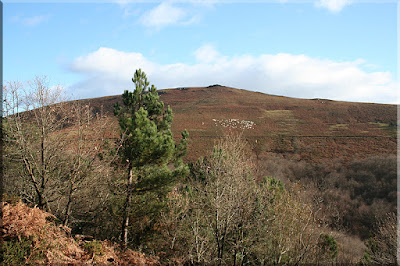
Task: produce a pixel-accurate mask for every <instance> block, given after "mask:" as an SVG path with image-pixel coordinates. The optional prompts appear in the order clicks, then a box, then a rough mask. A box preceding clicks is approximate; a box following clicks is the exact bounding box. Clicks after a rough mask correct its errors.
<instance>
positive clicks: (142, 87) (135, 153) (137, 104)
mask: <svg viewBox="0 0 400 266" xmlns="http://www.w3.org/2000/svg"><path fill="white" fill-rule="evenodd" d="M132 81H133V83H134V84H135V90H134V91H133V92H129V91H128V90H126V91H125V92H124V93H123V94H122V102H123V106H121V105H120V104H118V103H117V104H116V105H115V107H114V113H115V115H117V116H118V117H119V125H120V129H121V140H122V142H121V143H122V144H121V146H120V147H119V153H120V158H121V162H123V163H124V164H125V165H126V168H127V173H128V175H127V189H126V197H125V202H124V206H123V210H122V216H123V221H122V226H121V240H122V241H123V243H124V245H125V247H126V246H127V245H128V232H129V225H130V216H131V215H130V214H131V205H132V196H133V194H144V193H147V192H157V193H158V196H159V200H162V197H163V196H165V195H166V193H167V192H168V191H169V188H170V187H171V186H170V185H171V184H173V182H174V180H176V179H177V178H178V177H179V176H181V175H183V174H185V173H187V172H188V168H187V166H185V165H184V164H183V163H182V156H183V155H185V153H186V150H187V137H188V132H187V131H184V132H182V139H181V142H180V143H179V144H176V143H175V141H174V137H173V134H172V132H171V123H172V118H173V115H172V110H171V108H170V107H169V106H168V107H167V108H164V103H163V102H162V101H160V99H159V95H158V93H157V89H156V87H155V86H154V85H151V87H149V82H148V81H147V77H146V74H145V73H144V72H143V71H142V70H141V69H138V70H136V71H135V74H134V77H133V78H132ZM173 164H174V166H175V167H174V169H173V170H171V167H169V166H171V165H173Z"/></svg>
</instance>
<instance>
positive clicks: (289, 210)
mask: <svg viewBox="0 0 400 266" xmlns="http://www.w3.org/2000/svg"><path fill="white" fill-rule="evenodd" d="M132 81H133V87H134V90H133V91H125V92H124V93H123V94H122V98H121V101H118V102H117V103H116V104H115V105H113V110H112V113H110V112H109V113H106V112H104V111H103V110H93V109H92V107H91V106H90V105H89V104H87V103H85V102H84V101H70V100H69V99H68V98H67V97H66V96H65V95H64V94H63V91H62V90H61V89H57V88H50V87H49V86H48V83H47V80H46V79H45V78H43V77H37V78H35V79H34V80H32V81H31V83H30V84H29V89H28V88H26V86H25V85H23V84H22V83H18V82H9V83H8V84H6V86H5V87H4V88H3V94H4V102H3V118H2V134H3V145H2V147H3V150H2V153H3V154H2V155H3V160H2V174H3V193H2V197H3V198H2V202H3V205H4V204H7V205H15V206H17V205H18V204H21V203H23V204H25V205H26V206H28V207H30V208H34V207H35V208H38V209H40V210H42V211H44V212H46V213H49V214H51V215H52V216H51V217H52V218H51V219H50V220H49V222H50V223H51V224H52V225H54V226H59V227H60V228H61V227H62V228H70V231H68V232H69V233H68V235H69V236H71V237H76V236H81V237H83V238H86V239H87V240H85V241H84V242H82V245H83V246H85V247H86V248H87V249H90V250H91V259H92V260H94V261H95V257H96V256H98V257H100V256H101V253H102V250H103V249H104V250H105V245H106V244H105V243H110V242H112V243H116V246H115V249H116V250H120V251H121V252H126V250H132V252H142V253H143V254H145V256H147V257H149V258H151V262H150V261H148V262H147V263H148V264H153V263H154V264H177V265H180V264H212V265H222V264H224V265H225V264H227V265H244V264H247V265H249V264H250V265H269V264H290V265H291V264H310V263H311V264H339V263H343V264H348V263H351V264H390V263H396V254H397V232H396V227H397V218H396V202H397V158H396V154H393V153H376V154H368V156H363V157H357V156H355V155H354V157H353V158H348V157H347V158H341V157H338V158H337V159H335V160H325V161H317V160H315V161H313V160H302V159H301V158H299V156H297V157H296V156H294V157H288V156H286V157H285V156H282V153H281V152H279V150H285V149H287V146H286V145H287V143H285V142H284V141H285V139H284V138H283V137H281V138H279V136H278V137H277V138H276V141H275V142H273V143H269V144H268V145H269V147H273V149H272V150H273V151H274V152H270V153H269V154H268V156H261V155H262V153H261V151H263V149H264V150H265V149H266V148H265V147H264V146H263V144H262V143H261V144H257V145H255V144H254V142H251V141H249V139H250V137H247V136H246V135H245V134H244V130H243V129H241V130H224V131H218V132H219V133H220V135H219V136H218V138H216V140H215V141H214V142H213V143H212V145H210V147H209V149H208V152H204V154H201V156H199V157H198V158H196V159H195V160H192V159H188V157H187V153H188V152H190V151H188V149H190V148H191V146H190V143H191V141H192V140H191V133H190V132H191V128H187V130H182V131H181V132H178V134H174V133H173V131H172V128H173V127H174V126H173V123H174V106H169V105H168V106H167V105H165V104H164V103H163V101H161V100H160V93H159V91H157V89H156V87H154V85H150V82H149V81H148V80H147V77H146V74H145V73H144V72H142V71H141V70H137V71H136V72H135V74H134V77H133V79H132ZM210 89H212V88H210ZM161 96H162V95H161ZM269 114H270V115H271V114H273V115H275V116H276V115H277V113H272V112H270V113H269ZM179 115H182V114H179ZM183 115H184V114H183ZM279 115H281V114H280V113H279ZM190 119H191V117H187V120H190ZM215 121H216V120H215ZM203 124H204V123H203ZM387 128H389V130H390V132H391V133H390V134H392V133H393V132H392V131H395V130H397V124H396V125H394V124H393V125H389V124H388V125H387ZM393 128H394V129H393ZM110 129H111V130H112V131H113V132H117V137H116V138H112V137H111V135H112V133H110ZM280 141H281V142H280ZM258 143H259V142H258ZM300 144H301V143H300ZM300 144H299V145H300ZM299 145H298V146H299ZM260 154H261V155H260ZM18 206H19V205H18ZM20 208H22V207H20ZM49 217H50V216H49ZM5 230H6V231H7V230H9V229H7V228H4V226H3V239H4V240H3V243H2V250H3V253H2V260H3V261H4V262H5V263H6V264H7V263H9V264H20V263H35V262H39V263H52V262H67V261H68V260H62V259H61V258H59V259H58V260H53V259H54V258H53V257H51V256H49V255H48V254H49V253H46V252H47V251H46V250H48V249H50V247H49V246H46V245H43V242H40V241H39V240H38V239H40V237H37V238H35V236H33V238H30V237H28V238H27V237H22V236H21V234H19V233H18V232H14V233H13V234H11V233H9V234H5V233H4V232H5ZM7 232H8V231H7ZM71 241H72V240H71ZM107 241H108V242H107ZM39 242H40V243H42V244H38V243H39ZM72 242H73V241H72ZM68 243H69V242H68ZM65 245H67V244H65ZM71 245H72V244H71ZM56 246H57V245H52V246H51V249H54V248H56ZM103 253H104V252H103ZM33 254H34V255H35V256H33ZM118 254H126V253H118ZM116 256H117V255H116ZM120 256H123V255H120ZM124 256H125V255H124ZM116 261H117V260H116V258H114V259H113V260H112V261H111V260H108V261H107V260H106V261H103V262H104V263H116Z"/></svg>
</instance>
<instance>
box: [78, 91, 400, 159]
mask: <svg viewBox="0 0 400 266" xmlns="http://www.w3.org/2000/svg"><path fill="white" fill-rule="evenodd" d="M159 94H160V98H161V100H162V101H163V102H164V103H165V106H167V105H170V106H171V108H172V110H173V112H174V121H173V125H172V130H173V132H174V134H175V136H176V138H177V139H179V138H180V135H179V134H180V132H182V131H183V130H185V129H187V130H188V131H189V133H190V136H189V138H190V142H189V152H188V155H187V157H186V159H187V160H188V161H194V160H196V159H198V158H199V157H200V156H202V155H204V154H207V152H208V151H210V150H211V149H212V147H213V145H214V143H215V141H216V140H217V139H218V138H219V137H221V136H222V135H223V132H226V131H243V134H244V137H245V138H246V139H247V141H248V142H249V144H250V145H251V147H253V152H254V153H255V154H256V155H257V158H259V159H262V158H266V157H268V156H269V154H270V153H279V154H281V155H282V156H283V157H285V158H293V159H305V160H308V161H314V162H318V161H324V160H332V159H336V158H343V159H345V160H346V161H348V160H350V159H354V157H359V158H365V157H368V156H371V155H377V154H385V153H388V154H395V153H396V147H397V145H396V143H397V139H396V136H397V106H396V105H389V104H373V103H353V102H342V101H331V100H325V99H310V100H309V99H296V98H289V97H283V96H274V95H268V94H263V93H259V92H251V91H246V90H239V89H234V88H229V87H224V86H219V85H218V86H209V87H193V88H178V89H167V90H160V91H159ZM82 101H83V102H84V103H86V104H88V105H90V106H91V107H92V108H93V112H94V113H97V116H107V117H108V119H110V120H111V121H114V122H116V118H115V117H114V116H113V114H112V113H113V112H112V110H113V105H114V104H115V103H116V102H117V101H121V97H120V96H108V97H101V98H94V99H86V100H82ZM246 125H247V126H246ZM108 136H109V137H110V138H115V139H116V138H118V136H119V132H118V127H115V128H110V131H109V133H108Z"/></svg>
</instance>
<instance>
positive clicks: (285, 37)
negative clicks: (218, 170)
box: [3, 0, 399, 103]
mask: <svg viewBox="0 0 400 266" xmlns="http://www.w3.org/2000/svg"><path fill="white" fill-rule="evenodd" d="M3 3H4V6H3V13H4V16H3V38H4V48H3V51H4V61H3V65H4V71H3V76H4V81H5V84H6V83H7V81H16V80H18V81H21V82H25V81H28V80H31V79H33V78H34V77H35V76H36V75H46V76H47V77H48V79H49V81H50V84H51V85H62V86H63V87H64V88H65V90H66V92H67V93H68V94H73V97H75V98H92V97H100V96H107V95H116V94H121V93H122V92H123V90H125V89H130V90H133V89H134V88H133V86H132V83H131V77H132V75H133V73H134V71H135V69H137V68H142V69H143V70H144V71H145V72H146V73H147V75H148V78H149V80H150V82H151V83H153V84H154V85H155V86H156V87H158V88H159V89H165V88H173V87H185V86H208V85H211V84H222V85H226V86H231V87H236V88H240V89H247V90H254V91H261V92H264V93H269V94H276V95H284V96H290V97H300V98H329V99H334V100H345V101H358V102H377V103H399V100H398V97H397V88H398V87H396V86H397V85H396V84H397V83H396V80H397V49H398V48H397V47H398V46H397V15H398V14H397V12H398V11H397V10H398V9H397V3H396V1H376V2H373V1H356V0H352V1H351V0H315V1H290V0H286V1H284V0H276V1H252V2H250V3H249V2H245V1H219V0H213V1H201V0H191V1H189V0H187V1H151V2H145V1H129V0H118V1H117V0H116V1H97V2H96V1H92V2H91V1H87V2H86V3H79V2H77V1H72V2H69V3H68V2H63V3H58V2H57V1H51V0H47V1H45V2H39V1H32V0H31V1H11V0H9V1H3Z"/></svg>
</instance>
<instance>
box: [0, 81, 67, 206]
mask: <svg viewBox="0 0 400 266" xmlns="http://www.w3.org/2000/svg"><path fill="white" fill-rule="evenodd" d="M29 85H30V88H29V89H25V88H24V86H23V84H22V83H19V82H9V83H8V84H7V85H6V86H5V87H4V88H3V90H4V101H3V106H4V114H3V115H4V116H5V119H4V121H3V125H4V129H5V145H6V146H7V147H9V148H8V149H7V151H10V152H9V153H7V154H6V157H7V158H6V159H7V160H13V161H14V162H20V163H22V165H23V166H22V169H21V170H22V171H21V172H20V173H19V176H21V177H22V178H24V179H25V178H26V179H27V181H28V182H24V181H22V182H21V180H18V183H26V184H28V185H27V187H26V189H24V190H22V191H20V193H21V195H20V196H21V198H23V199H24V200H25V201H27V202H31V203H33V204H37V205H38V206H39V208H42V209H45V210H47V211H51V210H50V204H49V203H50V202H52V201H54V200H55V198H56V192H57V176H58V171H59V170H60V167H59V166H60V151H61V150H62V149H63V147H64V145H65V143H64V142H63V140H62V139H60V138H57V137H54V136H53V132H55V131H57V130H59V129H62V128H63V126H64V122H65V120H66V112H65V110H64V107H63V106H64V104H63V101H64V100H65V99H64V98H63V93H62V90H61V88H60V87H57V88H50V87H49V84H48V81H47V79H46V77H36V78H35V79H34V80H33V81H31V82H29Z"/></svg>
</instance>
